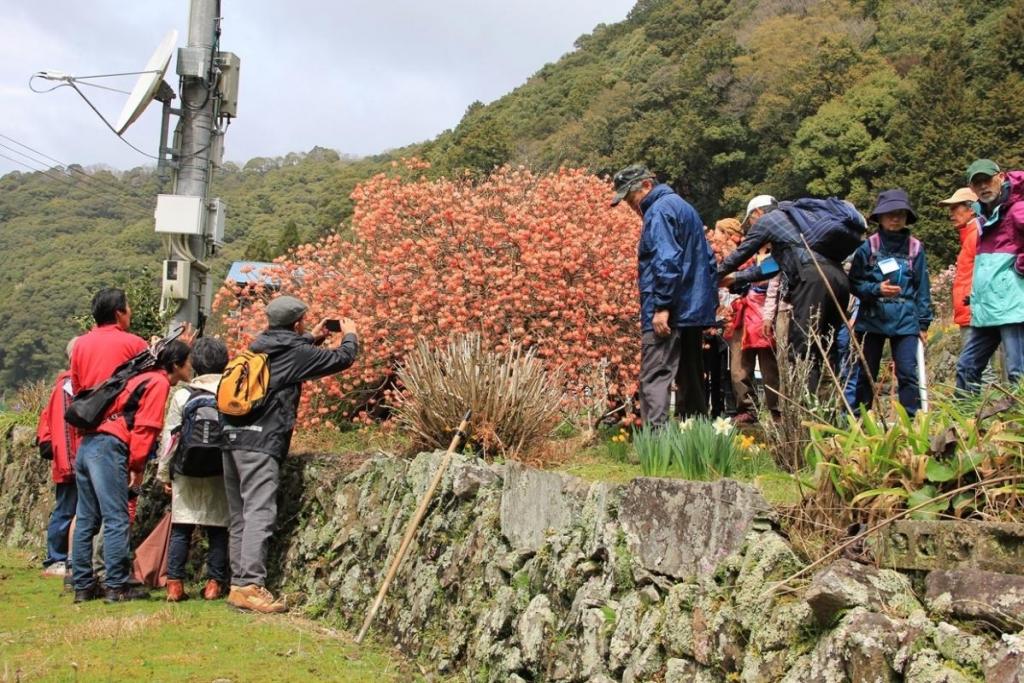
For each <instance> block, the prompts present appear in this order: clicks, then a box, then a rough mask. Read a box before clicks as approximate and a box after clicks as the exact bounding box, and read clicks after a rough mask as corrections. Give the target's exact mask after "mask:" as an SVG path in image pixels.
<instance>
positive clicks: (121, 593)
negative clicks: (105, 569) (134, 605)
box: [103, 584, 149, 603]
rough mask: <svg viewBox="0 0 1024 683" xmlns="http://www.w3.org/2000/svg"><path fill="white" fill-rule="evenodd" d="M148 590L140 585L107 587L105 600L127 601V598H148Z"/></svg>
mask: <svg viewBox="0 0 1024 683" xmlns="http://www.w3.org/2000/svg"><path fill="white" fill-rule="evenodd" d="M148 599H149V591H148V590H146V589H145V588H144V587H142V586H129V585H127V584H126V585H124V586H121V587H120V588H108V589H107V595H106V597H104V598H103V600H104V601H105V602H109V603H115V602H128V601H129V600H148Z"/></svg>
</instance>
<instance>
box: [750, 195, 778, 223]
mask: <svg viewBox="0 0 1024 683" xmlns="http://www.w3.org/2000/svg"><path fill="white" fill-rule="evenodd" d="M774 204H778V202H777V201H775V197H773V196H771V195H770V194H759V195H757V196H756V197H754V198H753V199H751V200H750V201H749V202H747V215H745V216H744V217H743V222H744V223H746V222H747V221H749V220H750V214H752V213H754V211H755V210H757V209H763V208H764V207H766V206H772V205H774Z"/></svg>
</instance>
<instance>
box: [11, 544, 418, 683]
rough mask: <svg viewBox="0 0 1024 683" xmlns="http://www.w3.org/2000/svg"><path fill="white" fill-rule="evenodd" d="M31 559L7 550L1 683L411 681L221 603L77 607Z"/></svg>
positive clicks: (348, 648) (388, 656)
mask: <svg viewBox="0 0 1024 683" xmlns="http://www.w3.org/2000/svg"><path fill="white" fill-rule="evenodd" d="M60 589H61V582H60V581H59V580H57V579H43V578H41V577H40V576H39V569H38V567H37V566H36V565H35V563H34V562H33V561H32V560H30V555H29V554H28V553H25V552H16V551H8V550H3V551H0V681H4V682H7V681H10V682H12V683H13V682H14V681H205V682H209V681H216V680H218V679H219V680H221V681H232V682H234V683H240V682H242V681H274V682H275V683H276V682H277V681H317V680H319V681H378V682H380V683H385V682H387V681H403V682H404V681H414V680H423V679H422V678H421V677H420V676H419V675H418V674H415V673H414V672H415V671H416V669H415V667H414V666H413V665H411V664H410V663H409V662H408V661H407V660H404V659H403V658H401V657H400V656H399V655H398V654H397V653H395V652H393V651H390V650H388V649H387V648H385V647H381V646H378V645H366V644H364V645H361V646H360V645H356V644H355V643H354V642H353V641H352V636H350V635H349V634H347V633H341V632H337V631H333V630H331V629H328V628H326V627H324V626H323V625H321V624H318V623H315V622H311V621H309V620H306V619H301V618H299V617H295V616H290V615H284V616H274V617H271V616H262V615H254V614H245V613H241V612H238V611H235V610H233V609H231V608H229V607H227V606H226V605H225V604H224V601H223V600H219V601H216V602H212V603H208V602H205V601H203V600H196V599H192V600H189V601H187V602H184V603H179V604H169V603H166V602H164V601H163V600H162V598H163V592H162V591H161V592H158V593H154V598H152V599H151V600H148V601H139V602H130V603H124V604H120V605H107V604H105V603H104V602H103V601H102V600H96V601H91V602H87V603H83V604H80V605H74V604H73V603H72V600H71V595H70V594H61V593H60Z"/></svg>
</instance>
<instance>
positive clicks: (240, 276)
mask: <svg viewBox="0 0 1024 683" xmlns="http://www.w3.org/2000/svg"><path fill="white" fill-rule="evenodd" d="M247 266H248V267H247ZM273 267H274V264H273V263H266V262H265V261H235V262H234V263H232V264H231V269H230V270H228V277H227V279H229V280H234V281H235V282H237V283H238V284H256V283H257V282H263V283H264V284H268V285H276V284H279V283H278V281H277V279H276V278H271V277H268V276H265V275H263V272H264V271H265V270H267V269H268V268H273ZM243 268H244V269H245V270H246V272H244V273H243V272H242V269H243Z"/></svg>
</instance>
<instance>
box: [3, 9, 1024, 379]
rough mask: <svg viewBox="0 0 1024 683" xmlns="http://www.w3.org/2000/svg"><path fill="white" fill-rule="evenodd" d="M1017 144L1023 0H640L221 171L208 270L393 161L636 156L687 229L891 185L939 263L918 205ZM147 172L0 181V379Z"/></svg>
mask: <svg viewBox="0 0 1024 683" xmlns="http://www.w3.org/2000/svg"><path fill="white" fill-rule="evenodd" d="M568 47H569V46H567V48H568ZM1022 143H1024V0H1011V1H1010V2H1005V1H997V0H975V1H974V2H966V1H965V0H738V1H734V2H728V1H726V0H640V2H638V3H637V5H636V6H635V7H634V9H633V11H632V12H631V13H630V15H629V16H628V17H627V18H626V19H625V20H624V21H622V22H620V23H617V24H613V25H601V26H598V27H597V28H595V30H594V31H593V32H592V33H590V34H588V35H585V36H582V37H581V38H580V39H579V40H578V41H577V43H576V46H575V49H574V50H573V51H571V52H569V53H568V54H567V55H566V56H564V57H563V58H562V59H561V60H559V61H558V62H557V63H554V64H548V65H546V66H544V67H543V68H541V69H540V70H539V71H538V72H537V73H536V74H535V75H534V76H533V77H531V78H530V79H529V80H528V81H527V82H526V83H525V84H523V85H522V86H520V87H519V88H517V89H516V90H514V91H513V92H511V93H509V94H508V95H506V96H504V97H502V98H501V99H499V100H497V101H495V102H493V103H491V104H489V105H483V104H479V103H476V104H474V105H472V106H471V107H470V108H469V109H468V110H467V112H466V115H465V117H464V118H463V120H462V121H461V122H460V124H459V125H458V126H457V127H456V128H455V129H453V130H450V131H445V132H443V133H441V134H440V135H439V136H438V137H437V138H436V139H435V140H432V141H428V142H425V143H421V144H417V145H412V146H410V147H407V148H405V149H402V150H397V151H393V152H391V153H389V154H385V155H382V156H380V157H377V158H373V159H363V160H352V159H347V158H342V157H339V155H338V154H337V153H336V152H334V151H332V150H325V149H322V148H317V149H314V150H312V151H311V152H309V153H308V154H292V155H288V156H287V157H284V158H277V159H264V158H257V159H253V160H250V161H249V162H248V163H246V164H245V165H244V166H243V167H238V166H235V165H232V164H229V165H228V166H227V167H226V168H225V169H222V170H220V171H218V172H217V174H216V177H215V181H214V188H213V192H214V194H215V195H217V196H221V197H223V198H224V199H225V200H226V201H227V203H228V206H229V223H228V232H229V240H230V243H229V244H228V245H227V246H226V248H225V250H224V253H223V254H222V255H221V256H220V257H219V258H218V260H217V261H216V262H215V264H214V266H215V268H216V269H217V270H216V272H217V274H218V276H219V275H222V274H223V273H224V272H226V266H227V262H228V261H229V260H230V259H233V258H239V257H242V256H246V255H247V256H250V257H268V256H272V255H274V254H276V253H280V252H281V251H282V250H283V249H284V248H286V247H288V246H290V245H294V244H295V243H297V242H298V241H306V240H310V239H314V238H315V237H316V236H318V235H320V234H323V233H325V232H328V231H330V230H333V229H336V228H338V227H339V226H340V228H341V229H344V221H345V219H346V218H347V216H348V214H349V212H350V211H351V203H350V200H349V194H350V192H351V189H352V188H353V187H354V186H355V184H356V183H357V182H358V181H359V180H361V179H363V178H366V177H369V175H371V174H372V173H375V172H378V171H380V170H383V169H385V168H386V167H387V165H388V163H389V161H390V160H391V159H393V158H396V157H399V156H407V155H418V156H421V157H423V158H425V159H427V160H429V161H431V162H432V163H433V170H432V172H433V173H437V174H442V173H443V174H452V173H462V172H465V170H467V169H468V170H469V171H470V172H474V173H483V172H486V171H487V170H489V169H490V168H492V167H493V166H494V165H496V164H501V163H515V164H520V163H521V164H527V165H529V166H531V167H533V168H534V169H536V170H544V169H550V168H555V167H558V166H560V165H573V166H585V167H588V168H590V169H591V170H593V171H594V172H596V173H602V174H605V173H611V172H614V170H616V169H617V168H619V167H621V166H623V165H626V164H628V163H632V162H634V161H642V162H644V163H647V164H648V165H649V166H651V167H652V168H653V169H654V170H656V171H657V172H658V173H659V174H660V175H661V176H662V177H663V178H664V179H665V180H666V181H668V182H670V183H671V184H673V185H674V186H675V187H676V188H677V189H679V190H680V191H681V192H682V193H683V194H684V196H686V197H687V198H689V199H691V200H692V201H693V202H694V204H695V205H696V206H697V207H698V209H699V210H700V211H701V214H702V215H703V216H704V218H705V221H706V222H711V221H713V220H715V219H716V218H720V217H722V216H723V215H729V214H735V213H737V212H739V210H740V209H741V207H742V205H743V204H744V203H745V201H746V199H747V198H749V196H750V195H752V194H754V193H761V192H768V193H772V194H775V195H777V196H779V197H794V196H798V195H807V194H811V195H827V194H835V195H840V196H846V197H849V198H850V199H851V200H853V201H854V202H856V203H857V204H858V205H859V206H860V207H861V208H862V209H867V208H870V207H869V203H870V201H871V198H872V197H873V195H874V193H875V192H876V191H877V190H878V189H880V188H884V187H891V186H896V185H898V186H902V187H904V188H906V189H907V190H908V191H909V192H910V195H911V197H912V199H913V200H914V201H915V203H916V204H917V206H918V207H919V208H920V209H921V213H922V221H921V223H920V224H919V226H918V228H917V231H918V234H919V235H921V236H922V237H923V238H924V241H925V244H926V247H927V249H928V251H929V254H930V256H931V258H932V259H933V263H935V264H939V263H948V262H950V261H951V260H952V258H953V256H954V255H955V252H956V248H957V243H956V236H955V235H954V234H953V233H952V231H951V230H950V229H949V228H948V227H947V224H946V223H945V221H944V220H943V218H942V214H941V212H940V211H939V210H938V209H937V207H935V206H934V204H933V203H934V201H935V200H937V199H939V198H941V197H944V196H948V194H949V193H950V192H951V191H952V190H953V189H955V188H956V187H958V186H959V185H960V184H962V177H961V174H962V170H963V168H964V167H965V166H966V164H967V162H969V161H970V160H971V159H973V158H975V157H978V156H991V157H992V158H994V159H997V160H998V161H1000V162H1001V163H1003V164H1004V165H1006V166H1018V167H1019V166H1020V165H1022V164H1024V144H1022ZM156 187H157V183H156V179H155V177H154V174H153V173H152V172H151V171H149V170H145V169H136V170H133V171H129V172H126V173H123V174H111V173H109V172H106V171H95V172H93V171H87V170H84V169H81V168H75V169H74V170H70V171H67V172H64V173H61V172H59V171H51V172H49V173H48V174H46V175H44V174H31V173H13V174H9V175H7V176H5V177H4V178H2V179H0V253H2V254H3V257H2V258H3V268H0V390H2V389H4V388H11V387H13V386H16V385H18V384H21V383H23V382H25V381H28V380H33V379H37V378H41V377H46V376H48V375H50V374H52V372H53V371H54V370H55V369H56V368H57V367H59V366H60V364H61V362H62V358H61V350H62V349H63V347H64V344H65V342H66V341H67V339H68V337H69V336H70V335H72V334H73V333H74V332H75V331H76V329H77V326H76V323H75V322H74V321H73V320H72V316H74V315H80V314H82V313H85V312H87V308H88V295H89V293H90V292H91V291H93V290H94V289H95V288H96V287H98V286H100V285H101V284H104V283H108V282H111V281H117V280H118V279H119V278H120V279H123V278H124V277H126V275H127V274H128V273H135V274H139V273H143V271H144V269H146V268H149V269H151V271H152V272H156V270H157V268H158V266H159V260H160V258H161V257H160V255H159V253H160V249H159V240H158V239H157V238H156V236H155V235H154V234H153V232H152V219H151V212H152V206H153V200H152V196H153V194H154V193H155V191H156Z"/></svg>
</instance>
